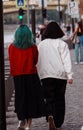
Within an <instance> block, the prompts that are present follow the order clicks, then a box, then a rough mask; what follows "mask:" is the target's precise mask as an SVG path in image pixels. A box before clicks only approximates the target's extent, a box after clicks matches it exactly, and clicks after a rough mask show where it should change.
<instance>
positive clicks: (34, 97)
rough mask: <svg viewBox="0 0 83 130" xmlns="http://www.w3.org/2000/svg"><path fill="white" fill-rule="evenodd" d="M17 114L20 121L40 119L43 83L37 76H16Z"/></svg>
mask: <svg viewBox="0 0 83 130" xmlns="http://www.w3.org/2000/svg"><path fill="white" fill-rule="evenodd" d="M14 86H15V112H16V113H17V117H18V119H19V120H23V119H28V118H38V117H41V116H42V113H43V112H41V104H42V103H41V100H42V98H41V95H42V94H41V83H40V79H39V77H38V75H37V74H32V75H21V76H14Z"/></svg>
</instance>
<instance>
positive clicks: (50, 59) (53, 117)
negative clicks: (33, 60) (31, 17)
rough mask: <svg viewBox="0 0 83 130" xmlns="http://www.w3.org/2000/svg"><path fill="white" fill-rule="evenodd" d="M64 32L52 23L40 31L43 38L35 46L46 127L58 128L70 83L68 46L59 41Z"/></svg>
mask: <svg viewBox="0 0 83 130" xmlns="http://www.w3.org/2000/svg"><path fill="white" fill-rule="evenodd" d="M63 35H64V33H63V31H62V30H61V28H60V26H59V25H58V24H57V23H56V22H55V21H52V22H50V23H49V24H48V25H47V26H46V29H45V31H44V34H43V38H44V39H43V41H41V42H40V43H39V45H38V51H39V56H38V63H37V69H38V74H39V77H40V79H41V82H42V86H43V90H44V98H45V100H46V116H47V117H48V122H49V130H61V126H62V124H63V122H64V116H65V91H66V85H67V83H69V84H72V82H73V79H72V74H73V72H72V65H71V58H70V52H69V48H68V45H67V43H66V42H64V41H63V40H62V37H63Z"/></svg>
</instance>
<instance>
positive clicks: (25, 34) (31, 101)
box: [8, 25, 41, 130]
mask: <svg viewBox="0 0 83 130" xmlns="http://www.w3.org/2000/svg"><path fill="white" fill-rule="evenodd" d="M8 51H9V61H10V74H11V76H13V80H14V86H15V112H16V113H17V117H18V120H19V125H18V129H19V128H25V130H29V129H30V126H31V121H32V118H37V117H40V115H41V114H40V100H41V99H40V87H41V84H40V80H39V77H38V74H37V68H36V64H37V61H38V50H37V46H36V45H35V44H34V42H33V39H32V33H31V31H30V29H29V27H28V26H27V25H20V26H19V27H18V28H17V30H16V32H15V40H14V42H13V43H11V44H10V45H9V48H8ZM25 120H26V121H27V123H26V126H25Z"/></svg>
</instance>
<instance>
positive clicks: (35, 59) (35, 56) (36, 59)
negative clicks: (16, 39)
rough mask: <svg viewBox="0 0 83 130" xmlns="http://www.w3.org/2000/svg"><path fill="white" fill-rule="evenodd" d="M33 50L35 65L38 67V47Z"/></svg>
mask: <svg viewBox="0 0 83 130" xmlns="http://www.w3.org/2000/svg"><path fill="white" fill-rule="evenodd" d="M32 50H33V58H34V63H35V65H36V64H37V62H38V49H37V46H36V45H34V46H33V48H32Z"/></svg>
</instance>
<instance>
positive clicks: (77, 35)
mask: <svg viewBox="0 0 83 130" xmlns="http://www.w3.org/2000/svg"><path fill="white" fill-rule="evenodd" d="M73 35H74V43H75V44H74V45H75V49H74V50H75V64H78V63H80V64H83V21H82V20H81V21H79V22H78V23H77V26H76V29H75V31H74V33H73Z"/></svg>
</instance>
